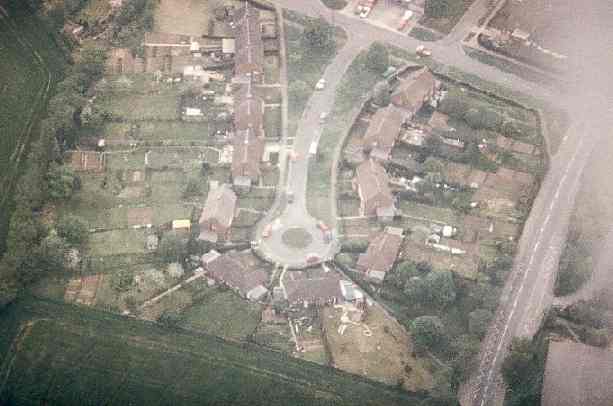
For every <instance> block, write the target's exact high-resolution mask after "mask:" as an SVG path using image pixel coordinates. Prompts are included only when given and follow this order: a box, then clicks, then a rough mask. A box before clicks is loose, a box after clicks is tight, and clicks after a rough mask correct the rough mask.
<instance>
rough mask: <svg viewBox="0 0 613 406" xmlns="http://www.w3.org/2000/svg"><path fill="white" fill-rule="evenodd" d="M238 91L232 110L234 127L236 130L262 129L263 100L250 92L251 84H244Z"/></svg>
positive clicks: (261, 130)
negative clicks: (235, 103) (236, 100)
mask: <svg viewBox="0 0 613 406" xmlns="http://www.w3.org/2000/svg"><path fill="white" fill-rule="evenodd" d="M244 88H245V89H244V90H241V91H240V92H239V97H238V102H237V106H236V109H235V112H234V127H235V129H236V130H247V129H249V128H253V129H255V130H257V131H260V132H263V131H264V101H263V100H262V99H261V98H259V97H257V96H255V95H254V94H253V93H251V84H248V85H246V86H244Z"/></svg>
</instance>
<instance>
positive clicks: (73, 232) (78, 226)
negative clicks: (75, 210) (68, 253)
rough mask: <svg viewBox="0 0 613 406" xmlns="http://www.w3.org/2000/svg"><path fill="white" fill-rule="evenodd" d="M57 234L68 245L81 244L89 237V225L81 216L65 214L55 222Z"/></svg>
mask: <svg viewBox="0 0 613 406" xmlns="http://www.w3.org/2000/svg"><path fill="white" fill-rule="evenodd" d="M55 227H56V230H57V234H58V235H59V236H60V237H61V238H63V239H64V240H66V242H67V243H68V244H70V245H83V244H85V243H86V242H87V239H88V237H89V227H88V225H87V223H86V222H85V220H83V218H81V217H78V216H73V215H67V216H64V217H62V218H60V219H59V221H58V222H57V224H56V226H55Z"/></svg>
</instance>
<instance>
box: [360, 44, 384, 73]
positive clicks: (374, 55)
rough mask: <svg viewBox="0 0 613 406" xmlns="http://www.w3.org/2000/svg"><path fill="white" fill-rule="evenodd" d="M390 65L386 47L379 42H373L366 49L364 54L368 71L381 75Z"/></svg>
mask: <svg viewBox="0 0 613 406" xmlns="http://www.w3.org/2000/svg"><path fill="white" fill-rule="evenodd" d="M389 63H390V56H389V51H388V50H387V47H386V46H385V45H383V44H381V43H379V42H375V43H374V44H372V45H371V46H370V48H368V52H367V53H366V61H365V64H366V68H367V69H369V70H370V71H372V72H374V73H377V74H383V72H385V71H386V69H387V67H388V66H389Z"/></svg>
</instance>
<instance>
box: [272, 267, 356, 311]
mask: <svg viewBox="0 0 613 406" xmlns="http://www.w3.org/2000/svg"><path fill="white" fill-rule="evenodd" d="M340 281H341V277H340V275H339V274H338V273H336V272H334V271H326V270H324V269H323V268H315V269H310V270H307V271H291V272H284V273H283V278H282V279H281V280H280V281H279V284H280V286H281V288H282V290H283V296H284V299H285V300H287V302H288V304H289V306H290V307H308V306H309V305H313V304H314V305H316V306H323V305H326V304H335V303H341V302H343V300H344V298H343V292H342V291H341V285H340V283H339V282H340Z"/></svg>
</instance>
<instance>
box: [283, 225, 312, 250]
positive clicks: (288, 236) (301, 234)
mask: <svg viewBox="0 0 613 406" xmlns="http://www.w3.org/2000/svg"><path fill="white" fill-rule="evenodd" d="M281 241H282V242H283V244H285V245H286V246H288V247H290V248H296V249H304V248H306V247H308V246H309V245H311V243H312V242H313V237H312V236H311V233H309V232H308V231H307V230H305V229H304V228H300V227H293V228H288V229H287V230H285V231H284V232H283V234H282V235H281Z"/></svg>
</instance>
